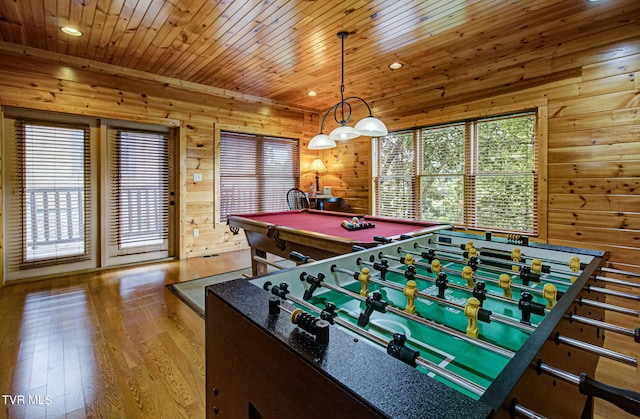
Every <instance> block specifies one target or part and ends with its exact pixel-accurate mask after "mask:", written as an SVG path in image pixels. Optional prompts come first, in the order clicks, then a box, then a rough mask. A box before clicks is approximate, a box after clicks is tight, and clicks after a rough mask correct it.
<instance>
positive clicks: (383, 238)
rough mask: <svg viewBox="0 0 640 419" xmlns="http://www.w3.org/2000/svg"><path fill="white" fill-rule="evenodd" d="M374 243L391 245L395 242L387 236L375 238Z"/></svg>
mask: <svg viewBox="0 0 640 419" xmlns="http://www.w3.org/2000/svg"><path fill="white" fill-rule="evenodd" d="M373 241H376V242H378V243H391V242H392V241H393V240H391V239H390V238H388V237H385V236H373Z"/></svg>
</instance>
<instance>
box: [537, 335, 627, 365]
mask: <svg viewBox="0 0 640 419" xmlns="http://www.w3.org/2000/svg"><path fill="white" fill-rule="evenodd" d="M549 339H550V340H553V341H555V343H556V345H559V344H560V343H562V344H564V345H567V346H572V347H574V348H578V349H582V350H583V351H587V352H591V353H593V354H595V355H598V356H602V357H605V358H609V359H612V360H614V361H618V362H621V363H623V364H627V365H632V366H634V367H637V366H638V360H637V358H634V357H632V356H629V355H625V354H621V353H620V352H616V351H612V350H610V349H607V348H603V347H601V346H596V345H592V344H591V343H587V342H583V341H581V340H577V339H573V338H569V337H566V336H562V335H561V334H560V333H559V332H556V334H555V335H550V336H549Z"/></svg>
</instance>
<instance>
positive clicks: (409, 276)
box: [404, 265, 416, 282]
mask: <svg viewBox="0 0 640 419" xmlns="http://www.w3.org/2000/svg"><path fill="white" fill-rule="evenodd" d="M404 277H405V279H406V280H407V282H408V281H415V280H416V267H415V266H413V265H409V266H407V270H406V271H405V272H404Z"/></svg>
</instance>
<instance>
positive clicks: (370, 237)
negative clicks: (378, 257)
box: [227, 209, 451, 276]
mask: <svg viewBox="0 0 640 419" xmlns="http://www.w3.org/2000/svg"><path fill="white" fill-rule="evenodd" d="M356 216H357V217H359V218H360V219H361V220H362V221H363V222H364V223H372V224H373V225H374V226H375V227H373V228H366V229H361V230H354V231H349V230H346V229H345V228H343V227H342V225H341V224H342V222H343V221H345V220H346V221H349V220H351V219H352V218H353V217H356ZM227 224H228V225H229V227H230V228H231V231H232V232H233V233H234V234H238V232H239V230H240V229H243V230H244V232H245V235H246V237H247V241H248V242H249V245H250V246H251V260H252V271H253V275H254V276H255V275H261V274H264V273H266V268H267V267H266V265H265V264H263V263H260V262H259V261H256V260H255V258H254V256H259V257H261V258H265V257H266V254H267V253H271V254H274V255H278V256H281V257H285V258H288V257H289V254H290V253H291V252H292V251H297V252H300V253H301V254H303V255H305V256H308V257H310V258H312V259H325V258H328V257H332V256H337V255H342V254H346V253H350V252H351V251H352V248H353V246H360V247H364V248H370V247H373V246H377V245H378V244H380V242H379V241H376V240H374V236H383V237H385V238H388V239H397V238H399V237H400V236H402V235H408V236H417V235H421V234H426V233H429V232H432V231H437V230H442V229H447V228H451V226H449V225H447V224H442V223H434V222H428V221H415V220H406V219H395V218H389V217H375V216H368V215H356V214H350V213H343V212H333V211H318V210H312V209H302V210H290V211H278V212H262V213H254V214H236V215H230V216H229V217H228V218H227Z"/></svg>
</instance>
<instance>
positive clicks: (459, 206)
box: [374, 112, 539, 234]
mask: <svg viewBox="0 0 640 419" xmlns="http://www.w3.org/2000/svg"><path fill="white" fill-rule="evenodd" d="M414 138H415V140H414ZM538 149H539V145H538V144H536V113H535V112H523V113H519V114H514V115H506V116H499V117H493V118H482V119H476V120H469V121H463V122H456V123H451V124H447V125H438V126H433V127H422V128H416V129H413V130H411V131H402V132H398V133H391V134H390V135H389V136H387V137H382V138H376V139H374V156H375V157H374V163H375V164H376V168H375V170H374V173H375V175H376V177H375V178H374V182H376V201H375V204H376V211H377V213H378V214H380V215H388V216H394V217H408V218H414V217H415V218H420V219H423V220H430V221H438V222H445V223H451V224H455V225H457V226H460V227H465V228H471V229H482V230H495V231H505V232H518V233H526V234H536V233H537V229H538V225H537V223H538V216H537V211H538V205H537V203H538V196H537V191H538ZM416 167H417V168H418V169H417V170H416V169H415V168H416ZM416 183H417V184H418V187H417V188H414V185H415V184H416ZM415 214H417V215H415Z"/></svg>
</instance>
